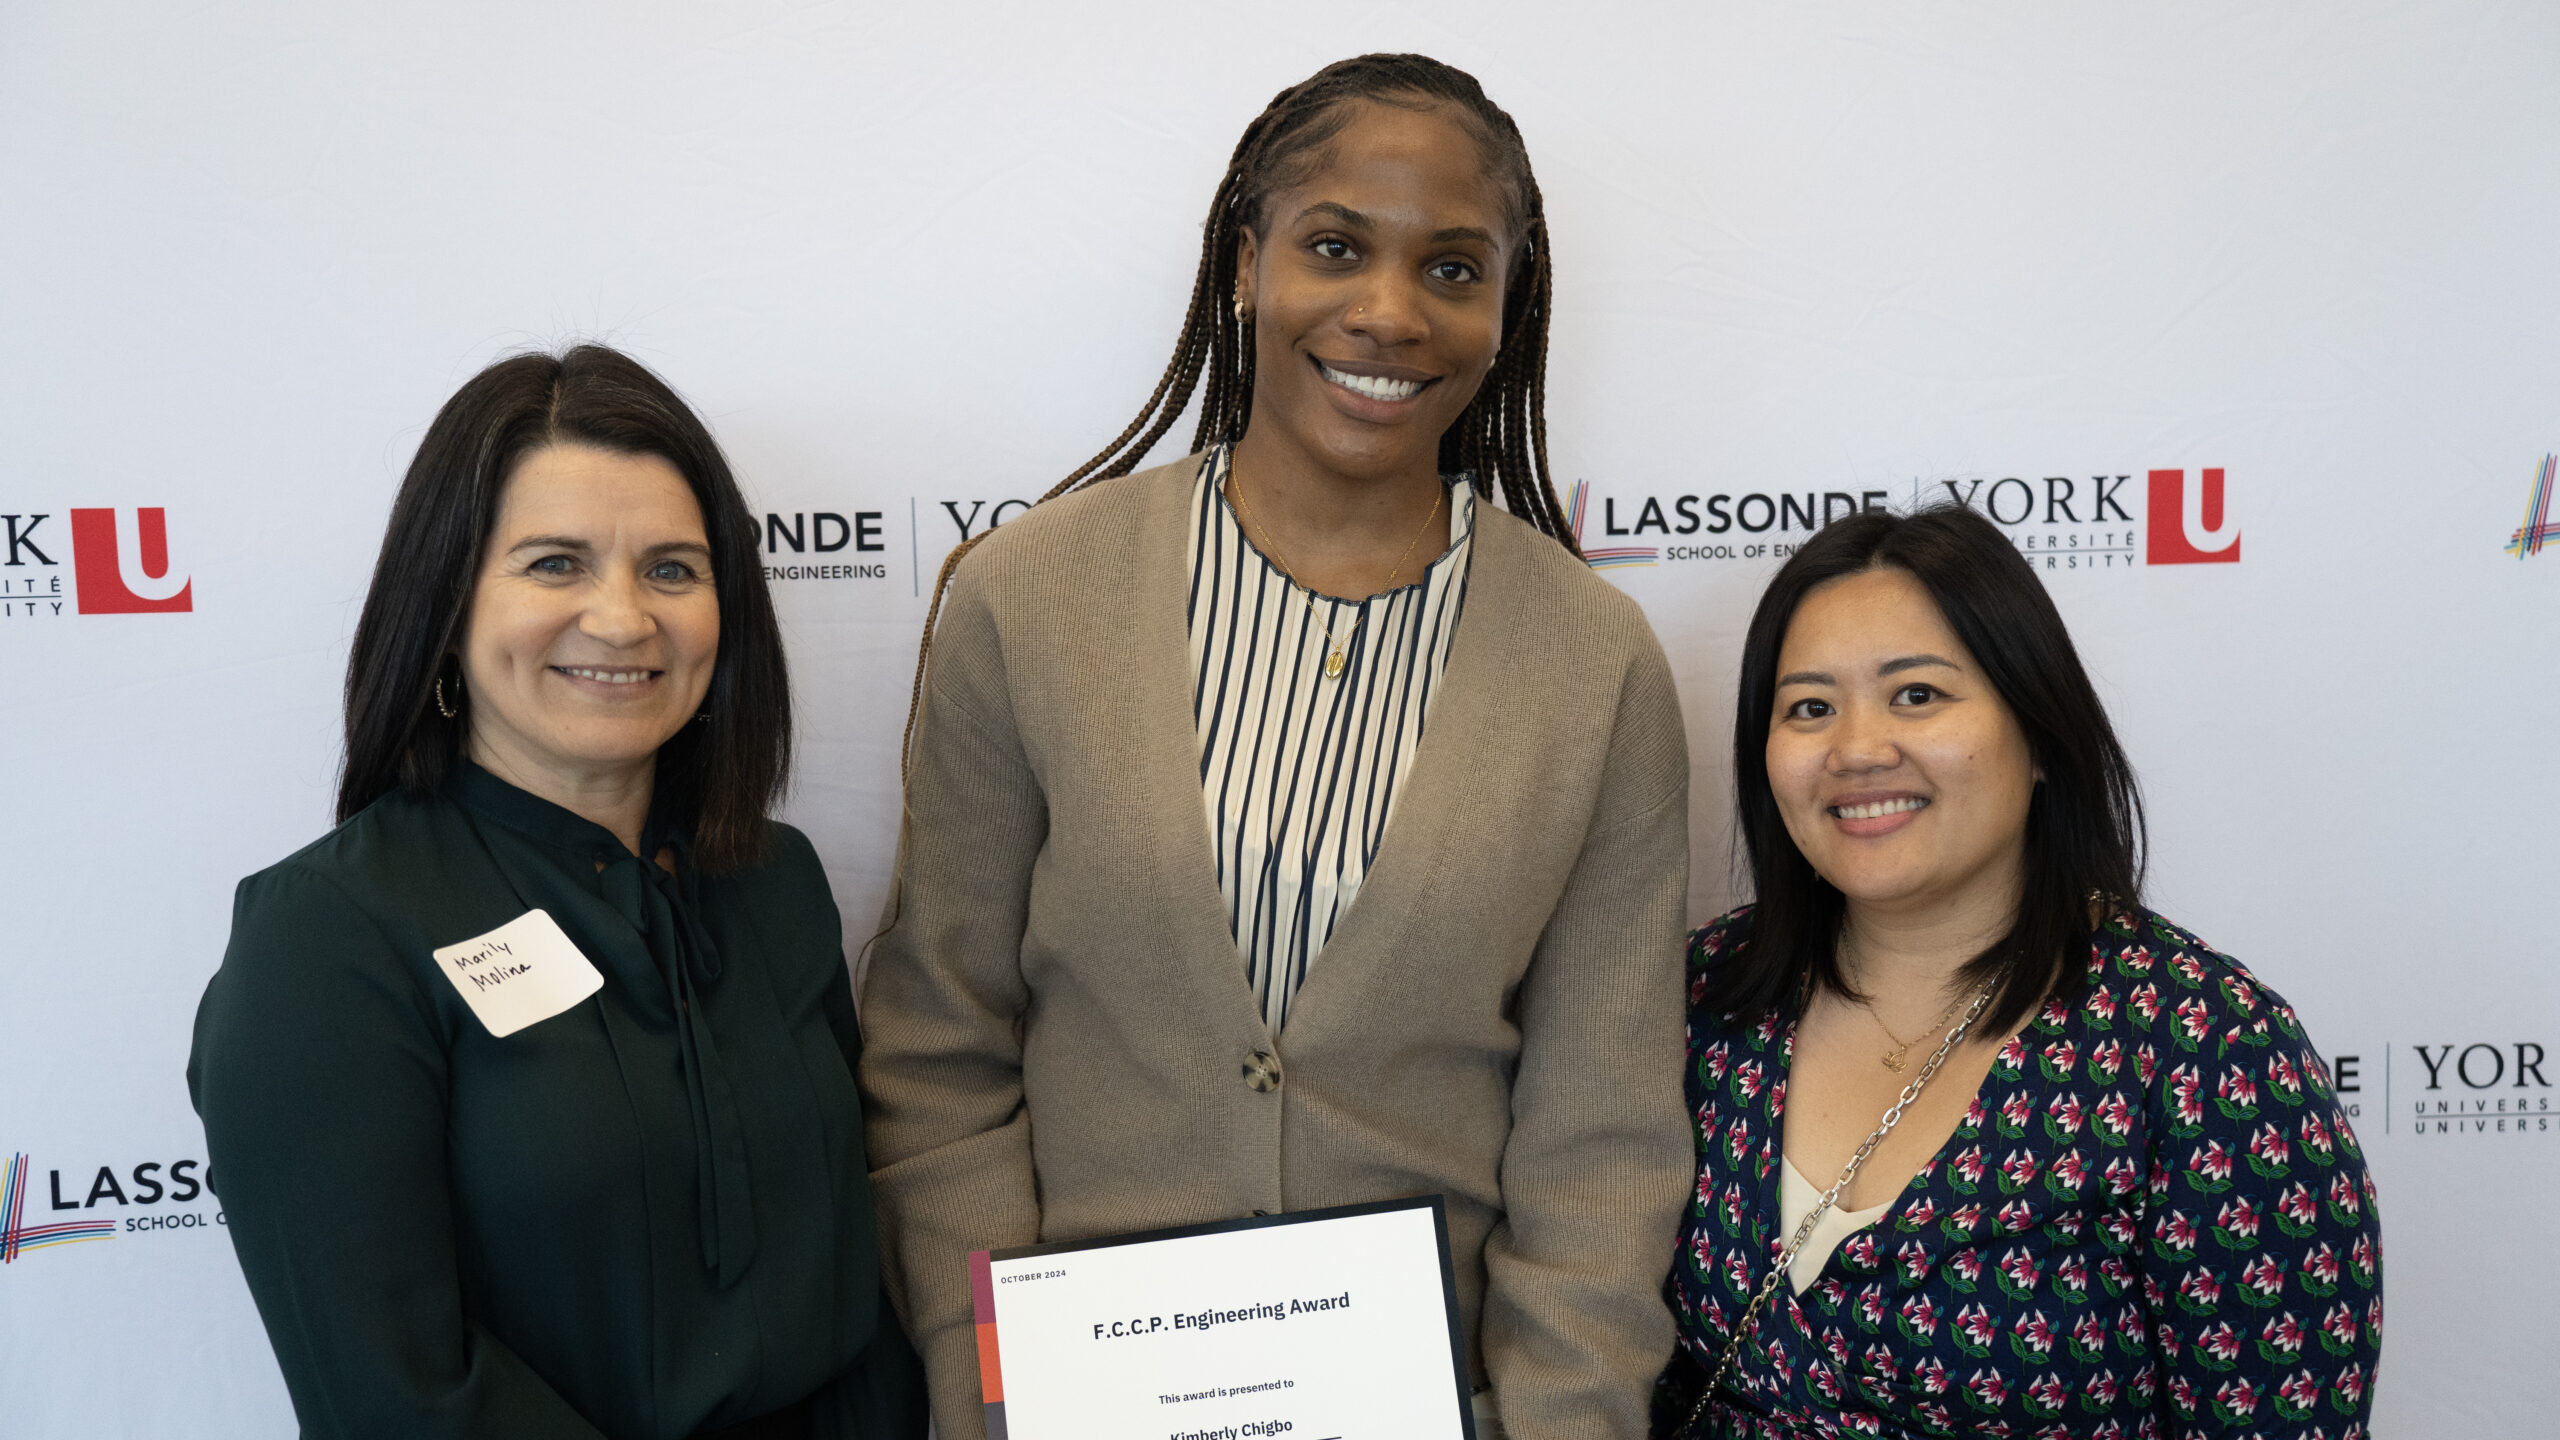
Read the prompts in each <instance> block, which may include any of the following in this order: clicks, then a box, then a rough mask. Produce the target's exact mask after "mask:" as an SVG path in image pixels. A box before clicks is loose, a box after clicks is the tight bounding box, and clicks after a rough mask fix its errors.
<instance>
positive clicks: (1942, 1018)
mask: <svg viewBox="0 0 2560 1440" xmlns="http://www.w3.org/2000/svg"><path fill="white" fill-rule="evenodd" d="M1963 1004H1964V997H1962V996H1958V997H1956V1001H1955V1003H1954V1004H1952V1005H1949V1006H1948V1007H1947V1008H1946V1009H1944V1010H1941V1011H1939V1012H1938V1018H1937V1019H1935V1020H1932V1021H1930V1022H1929V1028H1928V1029H1926V1030H1923V1031H1921V1032H1920V1033H1919V1034H1918V1035H1916V1036H1914V1037H1912V1038H1911V1039H1909V1040H1905V1039H1903V1038H1902V1037H1901V1036H1899V1035H1896V1034H1894V1033H1893V1027H1892V1026H1890V1025H1887V1024H1885V1023H1884V1017H1883V1016H1882V1015H1879V1014H1877V1013H1876V1007H1875V1002H1874V1001H1871V1000H1869V999H1867V998H1866V997H1865V996H1863V995H1861V996H1859V997H1858V1008H1860V1009H1862V1010H1864V1011H1866V1012H1867V1018H1868V1019H1870V1020H1873V1021H1874V1022H1876V1028H1877V1029H1879V1030H1882V1031H1883V1032H1884V1038H1886V1039H1887V1040H1890V1041H1892V1042H1893V1048H1892V1049H1890V1050H1887V1051H1886V1052H1884V1054H1883V1055H1882V1056H1880V1057H1878V1058H1880V1059H1882V1060H1883V1061H1884V1068H1886V1069H1887V1070H1890V1071H1892V1072H1893V1073H1894V1074H1896V1075H1899V1074H1901V1073H1902V1066H1903V1064H1904V1060H1905V1057H1907V1056H1909V1055H1910V1053H1911V1047H1912V1046H1914V1045H1917V1044H1919V1043H1920V1042H1921V1041H1923V1040H1926V1039H1928V1038H1929V1037H1930V1036H1931V1035H1932V1034H1935V1033H1936V1032H1937V1031H1938V1030H1939V1029H1940V1028H1941V1027H1942V1026H1944V1025H1945V1024H1946V1023H1947V1021H1948V1020H1949V1019H1951V1018H1952V1017H1953V1016H1954V1015H1955V1013H1956V1011H1957V1010H1958V1009H1959V1008H1961V1007H1962V1006H1963Z"/></svg>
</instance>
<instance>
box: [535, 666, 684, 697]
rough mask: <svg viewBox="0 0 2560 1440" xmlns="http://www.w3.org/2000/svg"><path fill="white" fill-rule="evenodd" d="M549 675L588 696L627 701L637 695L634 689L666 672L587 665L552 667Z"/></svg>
mask: <svg viewBox="0 0 2560 1440" xmlns="http://www.w3.org/2000/svg"><path fill="white" fill-rule="evenodd" d="M551 673H552V674H554V675H559V676H562V677H564V678H566V679H568V680H570V681H573V682H576V683H577V686H578V688H579V689H581V690H584V691H586V692H588V693H589V694H596V695H607V696H611V697H612V698H614V699H627V698H629V697H631V696H633V695H636V694H638V693H639V691H638V690H637V689H636V688H635V687H639V686H644V685H647V684H649V683H651V682H652V681H655V680H657V679H659V678H661V677H663V676H664V675H665V674H666V673H667V672H666V671H664V670H634V669H630V668H627V667H626V668H618V669H603V668H599V667H594V666H587V665H554V666H552V667H551Z"/></svg>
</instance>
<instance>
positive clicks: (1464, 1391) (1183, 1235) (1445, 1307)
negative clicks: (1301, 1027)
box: [985, 1194, 1476, 1440]
mask: <svg viewBox="0 0 2560 1440" xmlns="http://www.w3.org/2000/svg"><path fill="white" fill-rule="evenodd" d="M1401 1210H1428V1211H1430V1212H1431V1238H1432V1241H1433V1243H1435V1244H1436V1245H1437V1246H1438V1247H1439V1250H1440V1308H1441V1312H1442V1313H1443V1314H1444V1315H1446V1316H1447V1317H1448V1322H1449V1373H1450V1382H1451V1384H1452V1386H1453V1387H1454V1388H1455V1390H1456V1392H1457V1394H1456V1399H1457V1402H1458V1433H1459V1435H1460V1436H1462V1437H1463V1440H1476V1410H1475V1386H1474V1382H1473V1377H1471V1376H1470V1375H1469V1374H1468V1373H1467V1341H1466V1335H1465V1333H1464V1332H1463V1331H1462V1330H1461V1329H1460V1328H1459V1325H1458V1281H1457V1270H1456V1268H1455V1266H1453V1265H1452V1264H1451V1263H1450V1259H1449V1202H1448V1197H1447V1196H1445V1195H1439V1194H1432V1195H1412V1196H1407V1197H1405V1198H1404V1199H1401V1200H1372V1201H1369V1202H1367V1203H1365V1204H1360V1205H1330V1206H1326V1207H1325V1208H1323V1209H1321V1210H1288V1211H1283V1212H1282V1213H1280V1214H1277V1215H1247V1216H1244V1217H1242V1218H1241V1219H1236V1220H1211V1221H1208V1222H1206V1223H1205V1224H1199V1225H1176V1226H1172V1227H1170V1228H1168V1229H1163V1230H1132V1231H1130V1232H1128V1233H1126V1234H1122V1235H1103V1236H1097V1237H1095V1238H1094V1239H1091V1240H1052V1241H1048V1242H1046V1243H1043V1244H1039V1245H1008V1246H1005V1247H1003V1248H1001V1249H990V1250H988V1251H986V1252H985V1254H986V1256H987V1259H988V1260H989V1261H990V1262H993V1261H997V1260H1027V1259H1030V1258H1032V1257H1034V1256H1039V1255H1065V1254H1070V1253H1073V1252H1075V1251H1078V1250H1108V1249H1111V1248H1112V1247H1114V1246H1118V1245H1146V1244H1152V1243H1154V1242H1156V1241H1159V1240H1188V1239H1191V1238H1193V1237H1195V1236H1200V1235H1229V1234H1234V1233H1235V1232H1237V1231H1241V1230H1267V1229H1270V1228H1272V1227H1274V1226H1279V1225H1309V1224H1314V1223H1316V1222H1318V1221H1323V1220H1350V1219H1354V1218H1356V1217H1359V1216H1362V1215H1388V1214H1393V1213H1395V1212H1397V1211H1401ZM991 1440H992V1437H991Z"/></svg>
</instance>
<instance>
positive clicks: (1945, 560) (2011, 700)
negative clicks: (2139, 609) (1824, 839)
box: [1706, 506, 2144, 1034]
mask: <svg viewBox="0 0 2560 1440" xmlns="http://www.w3.org/2000/svg"><path fill="white" fill-rule="evenodd" d="M1877 569H1893V570H1900V571H1903V572H1905V573H1907V574H1909V575H1910V576H1911V577H1912V578H1913V579H1914V580H1917V581H1919V582H1920V586H1921V588H1922V589H1924V590H1926V591H1928V592H1929V597H1930V598H1931V599H1932V600H1934V601H1936V602H1937V606H1938V613H1939V614H1941V615H1942V616H1944V617H1945V618H1946V622H1947V628H1948V629H1950V630H1953V631H1954V632H1955V634H1956V638H1957V639H1959V640H1961V641H1963V642H1964V647H1965V648H1966V649H1967V650H1970V651H1972V652H1973V658H1974V661H1975V663H1977V664H1979V665H1980V666H1981V667H1982V672H1983V675H1984V677H1985V678H1986V679H1988V680H1989V681H1990V682H1991V687H1992V688H1993V689H1994V690H1997V691H1998V692H1999V693H2000V698H2001V700H2002V701H2004V702H2006V703H2007V705H2008V707H2009V712H2010V713H2011V714H2012V715H2014V716H2016V717H2017V720H2018V727H2019V729H2020V730H2022V731H2023V732H2025V735H2026V739H2027V746H2028V750H2029V752H2030V753H2031V754H2033V756H2034V757H2035V763H2036V765H2037V767H2038V768H2039V769H2040V770H2041V771H2042V772H2043V774H2044V778H2043V780H2042V781H2041V782H2040V783H2039V784H2037V786H2036V787H2035V791H2034V794H2033V796H2032V797H2031V798H2030V799H2029V800H2028V802H2027V834H2026V867H2025V880H2026V883H2025V886H2024V890H2023V893H2022V894H2021V896H2020V898H2019V902H2018V914H2017V918H2016V920H2015V921H2014V922H2013V923H2012V924H2011V926H2010V928H2009V933H2007V934H2006V935H2003V936H2001V937H2000V938H1999V939H1998V940H1995V941H1993V942H1992V943H1991V945H1990V947H1989V948H1987V949H1985V950H1984V951H1983V952H1982V953H1981V954H1979V955H1977V956H1975V957H1974V959H1973V961H1972V963H1971V964H1969V965H1968V966H1967V967H1966V968H1965V971H1964V974H1965V978H1966V980H1967V982H1968V983H1969V984H1971V985H1977V986H1978V985H1984V984H1993V983H1996V984H1997V987H1998V988H1997V991H1996V993H1995V994H1994V995H1993V996H1992V1000H1991V1003H1990V1005H1989V1007H1988V1008H1987V1009H1986V1010H1985V1011H1984V1015H1983V1022H1982V1023H1983V1025H1984V1026H1985V1027H1986V1028H1987V1031H1988V1032H1989V1033H1994V1034H1998V1033H2005V1032H2007V1031H2008V1030H2010V1029H2012V1028H2014V1027H2016V1026H2017V1024H2018V1023H2019V1022H2020V1021H2022V1020H2024V1019H2025V1018H2026V1016H2027V1014H2028V1012H2030V1011H2032V1010H2034V1009H2035V1008H2036V1007H2037V1006H2038V1005H2039V1004H2041V1003H2043V1002H2044V1001H2045V1000H2047V999H2049V998H2056V997H2059V998H2062V999H2065V1000H2068V1001H2077V1000H2078V999H2079V997H2080V995H2081V993H2082V992H2083V990H2084V989H2085V988H2086V986H2087V983H2088V972H2087V966H2086V964H2085V963H2084V962H2085V957H2086V955H2087V953H2088V946H2089V942H2090V940H2091V938H2092V934H2093V931H2094V929H2095V924H2096V919H2097V916H2096V913H2095V912H2096V911H2097V909H2098V904H2099V902H2100V901H2102V900H2103V901H2105V902H2106V903H2107V904H2110V905H2114V904H2128V905H2129V904H2133V903H2136V902H2137V901H2139V900H2140V899H2141V889H2142V868H2143V843H2144V830H2143V818H2142V797H2141V793H2140V791H2139V790H2138V789H2137V788H2136V786H2135V784H2134V777H2133V765H2132V763H2131V762H2130V761H2128V760H2127V759H2126V758H2125V753H2124V747H2123V746H2122V745H2121V744H2119V743H2118V742H2117V740H2116V732H2115V727H2114V726H2113V725H2111V724H2109V723H2108V721H2107V712H2106V707H2105V706H2104V705H2102V704H2100V703H2099V700H2098V692H2097V690H2096V688H2095V687H2094V686H2092V685H2091V684H2090V683H2089V672H2088V671H2087V670H2086V669H2085V668H2083V667H2082V666H2081V664H2080V652H2079V651H2078V650H2077V649H2075V648H2074V647H2073V646H2072V644H2071V632H2070V631H2069V630H2067V629H2066V628H2064V626H2063V623H2062V614H2061V612H2060V611H2058V610H2056V609H2054V607H2053V597H2052V596H2050V595H2047V594H2046V593H2045V588H2044V582H2043V581H2041V580H2038V579H2037V578H2036V574H2035V571H2034V570H2033V569H2032V568H2031V567H2030V566H2029V565H2028V563H2027V560H2026V557H2024V556H2022V555H2020V554H2019V553H2018V551H2017V548H2016V547H2015V546H2013V545H2011V544H2010V543H2009V540H2008V537H2007V536H2005V535H2003V534H2001V533H2000V530H1999V528H1998V527H1996V526H1994V525H1993V524H1992V523H1991V522H1990V521H1988V520H1986V519H1984V518H1983V517H1982V516H1980V515H1978V514H1976V513H1974V512H1973V511H1971V510H1968V509H1964V508H1962V507H1958V506H1939V507H1934V508H1930V509H1925V510H1921V511H1918V512H1916V513H1913V514H1909V515H1896V514H1893V513H1891V512H1889V511H1882V510H1871V511H1866V512H1863V513H1861V514H1857V515H1852V516H1849V517H1847V518H1845V519H1842V520H1838V521H1834V522H1833V523H1832V524H1830V525H1828V526H1825V527H1824V528H1823V529H1822V530H1821V531H1819V532H1817V533H1816V534H1815V535H1814V537H1813V539H1811V540H1810V541H1808V542H1806V544H1805V546H1804V548H1802V549H1800V550H1798V551H1797V552H1796V553H1795V556H1794V558H1792V559H1790V560H1788V561H1787V563H1786V564H1785V565H1784V566H1781V567H1780V568H1779V570H1778V574H1777V578H1775V579H1773V580H1771V581H1770V582H1769V588H1768V590H1767V591H1766V592H1765V593H1763V594H1762V595H1761V597H1760V608H1759V609H1758V610H1756V611H1754V612H1753V613H1752V616H1751V628H1750V630H1749V632H1748V633H1747V634H1746V635H1745V636H1744V638H1743V642H1742V686H1741V695H1740V697H1739V699H1738V700H1737V702H1736V709H1735V711H1734V717H1733V775H1734V821H1735V824H1736V826H1737V827H1738V828H1739V829H1740V831H1741V834H1742V853H1743V858H1744V859H1745V860H1746V861H1747V862H1748V864H1749V865H1750V867H1751V879H1752V885H1753V889H1754V892H1755V893H1756V895H1757V905H1756V906H1755V908H1754V910H1753V912H1752V917H1751V935H1750V940H1749V943H1748V944H1746V945H1745V946H1743V947H1742V950H1741V953H1740V954H1739V955H1738V956H1736V957H1735V958H1734V961H1733V963H1731V964H1729V965H1726V966H1724V967H1721V968H1719V969H1717V970H1716V971H1714V972H1711V973H1710V974H1709V976H1708V977H1707V986H1708V993H1707V996H1706V1003H1707V1004H1708V1005H1709V1007H1710V1008H1711V1009H1712V1010H1713V1011H1714V1012H1715V1013H1717V1014H1721V1015H1723V1016H1724V1017H1726V1019H1727V1020H1729V1021H1731V1022H1733V1023H1737V1024H1740V1023H1749V1022H1752V1021H1756V1020H1759V1019H1761V1018H1764V1017H1766V1016H1769V1015H1772V1014H1777V1013H1779V1012H1781V1011H1783V1010H1785V1009H1786V1008H1788V1007H1789V1006H1791V1005H1793V1004H1794V1003H1795V1002H1796V1000H1797V998H1798V997H1799V996H1800V995H1801V994H1803V993H1804V986H1805V985H1806V984H1807V982H1808V981H1810V983H1812V984H1815V985H1820V986H1823V987H1825V988H1826V989H1829V990H1831V991H1833V992H1835V993H1838V994H1842V995H1850V996H1854V995H1855V994H1856V993H1857V992H1856V990H1855V989H1853V988H1852V987H1851V986H1850V985H1849V983H1848V980H1847V977H1846V976H1845V975H1843V974H1842V972H1841V969H1840V960H1839V939H1840V925H1841V922H1842V920H1843V919H1844V918H1845V917H1846V915H1847V910H1848V907H1847V899H1846V897H1844V896H1843V895H1842V894H1841V893H1840V892H1839V891H1838V890H1837V889H1835V888H1833V886H1832V885H1831V882H1829V881H1827V880H1825V879H1823V878H1822V877H1821V876H1820V875H1819V874H1817V873H1815V871H1814V868H1813V866H1812V864H1811V863H1809V862H1808V861H1806V859H1805V858H1804V852H1803V851H1801V850H1798V849H1797V848H1796V843H1795V839H1794V837H1793V836H1791V835H1789V834H1788V833H1787V827H1786V822H1785V820H1784V819H1783V818H1781V816H1780V815H1779V812H1778V801H1777V796H1776V794H1775V793H1774V792H1773V791H1772V790H1771V788H1770V785H1769V726H1770V722H1771V719H1772V711H1773V710H1774V708H1775V706H1776V704H1777V696H1778V655H1779V651H1780V650H1781V649H1782V648H1783V647H1784V646H1785V644H1786V639H1787V627H1788V625H1789V624H1790V623H1792V622H1793V621H1794V619H1795V613H1796V608H1797V607H1798V606H1800V605H1802V604H1803V603H1804V599H1805V596H1807V595H1809V594H1811V593H1812V592H1813V591H1814V590H1815V589H1816V588H1817V587H1819V586H1822V585H1824V584H1827V583H1829V582H1830V581H1833V580H1837V579H1840V578H1841V577H1843V576H1847V575H1855V574H1858V573H1860V572H1862V571H1867V570H1877Z"/></svg>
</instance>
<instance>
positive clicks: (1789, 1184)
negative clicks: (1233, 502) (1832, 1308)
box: [1778, 1159, 1893, 1295]
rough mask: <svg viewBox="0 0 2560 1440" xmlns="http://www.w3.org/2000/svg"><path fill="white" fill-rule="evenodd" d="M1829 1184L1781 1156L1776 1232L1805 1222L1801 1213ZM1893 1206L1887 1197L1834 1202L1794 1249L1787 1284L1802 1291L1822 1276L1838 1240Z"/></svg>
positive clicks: (1789, 1230) (1789, 1232)
mask: <svg viewBox="0 0 2560 1440" xmlns="http://www.w3.org/2000/svg"><path fill="white" fill-rule="evenodd" d="M1829 1188H1830V1187H1829V1186H1827V1185H1816V1184H1814V1183H1813V1182H1812V1181H1810V1180H1807V1179H1806V1178H1804V1175H1803V1173H1802V1172H1800V1171H1798V1170H1797V1169H1796V1162H1794V1161H1793V1160H1785V1159H1781V1160H1780V1161H1779V1163H1778V1219H1779V1221H1780V1223H1781V1228H1780V1229H1779V1231H1778V1233H1779V1234H1780V1235H1781V1236H1792V1235H1794V1234H1795V1233H1796V1227H1797V1226H1799V1225H1801V1224H1803V1223H1804V1217H1806V1216H1807V1215H1810V1214H1812V1213H1813V1207H1814V1206H1815V1205H1816V1204H1818V1203H1820V1202H1821V1200H1822V1192H1823V1191H1825V1190H1827V1189H1829ZM1892 1208H1893V1202H1892V1201H1891V1200H1887V1201H1886V1202H1884V1203H1883V1204H1881V1205H1874V1206H1870V1207H1868V1208H1867V1209H1864V1210H1843V1209H1841V1208H1840V1207H1838V1206H1836V1205H1835V1206H1833V1207H1832V1208H1831V1209H1830V1210H1828V1211H1826V1212H1824V1214H1823V1217H1822V1220H1821V1223H1819V1224H1817V1225H1815V1226H1814V1227H1813V1233H1812V1234H1811V1235H1808V1236H1806V1237H1805V1241H1804V1248H1803V1249H1801V1250H1798V1251H1797V1252H1796V1260H1795V1263H1794V1264H1792V1265H1790V1266H1788V1267H1787V1288H1788V1289H1790V1290H1791V1291H1793V1292H1794V1293H1796V1294H1798V1295H1801V1294H1803V1293H1804V1292H1805V1288H1806V1287H1807V1286H1809V1285H1811V1284H1812V1283H1813V1282H1814V1281H1815V1280H1817V1279H1819V1278H1820V1277H1821V1275H1822V1267H1823V1266H1824V1265H1825V1264H1828V1263H1829V1262H1830V1260H1831V1252H1832V1251H1834V1250H1837V1249H1839V1248H1840V1242H1841V1241H1843V1240H1846V1239H1848V1238H1849V1237H1850V1236H1852V1235H1855V1234H1857V1233H1858V1232H1859V1231H1861V1230H1864V1229H1866V1228H1867V1227H1868V1226H1870V1225H1873V1224H1874V1223H1876V1222H1877V1221H1878V1220H1881V1219H1883V1218H1884V1212H1886V1211H1887V1210H1890V1209H1892Z"/></svg>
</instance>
